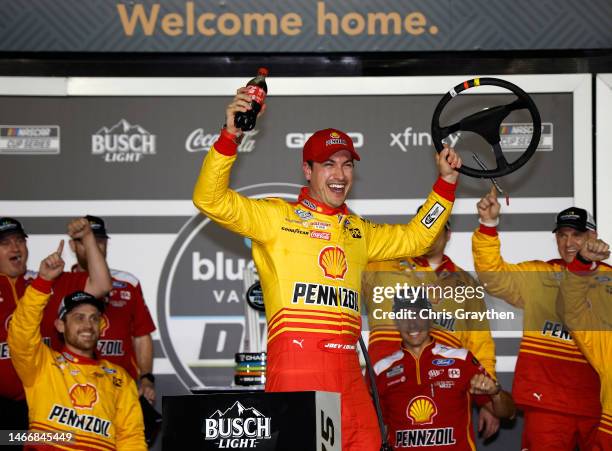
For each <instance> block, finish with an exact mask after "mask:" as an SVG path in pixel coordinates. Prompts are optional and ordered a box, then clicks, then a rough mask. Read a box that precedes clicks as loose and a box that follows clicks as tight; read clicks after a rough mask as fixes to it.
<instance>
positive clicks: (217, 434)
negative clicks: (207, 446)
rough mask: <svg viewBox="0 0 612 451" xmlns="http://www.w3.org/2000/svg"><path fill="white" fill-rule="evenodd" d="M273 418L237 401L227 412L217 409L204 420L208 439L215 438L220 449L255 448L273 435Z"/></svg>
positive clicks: (203, 428)
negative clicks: (261, 441)
mask: <svg viewBox="0 0 612 451" xmlns="http://www.w3.org/2000/svg"><path fill="white" fill-rule="evenodd" d="M271 423H272V419H271V418H269V417H266V416H265V415H264V414H263V413H261V412H260V411H259V410H257V409H255V408H253V407H249V408H247V407H244V406H243V405H242V404H240V402H239V401H236V402H235V403H234V405H233V406H232V407H230V408H229V409H227V410H226V411H225V412H221V411H220V410H217V411H215V413H213V414H212V415H211V416H210V417H209V418H206V419H205V420H204V424H203V425H202V432H203V433H204V435H205V439H206V440H214V441H215V445H217V447H218V448H219V449H244V448H255V447H256V446H257V443H258V442H259V441H260V440H267V439H270V438H271V437H272V428H271Z"/></svg>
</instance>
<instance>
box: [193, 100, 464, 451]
mask: <svg viewBox="0 0 612 451" xmlns="http://www.w3.org/2000/svg"><path fill="white" fill-rule="evenodd" d="M249 108H250V97H249V96H248V95H246V93H245V89H244V88H241V89H239V90H238V93H237V95H236V96H235V97H234V99H233V101H232V103H231V104H230V105H229V106H228V107H227V109H226V127H225V128H224V129H223V130H222V131H221V135H220V138H219V140H218V141H217V142H216V143H215V144H214V145H213V147H212V148H211V149H210V151H209V152H208V155H207V157H206V159H205V160H204V163H203V166H202V170H201V173H200V176H199V178H198V181H197V183H196V186H195V189H194V194H193V201H194V204H195V205H196V207H197V208H198V209H199V210H200V211H202V212H203V213H205V214H206V215H208V217H210V218H211V219H212V220H214V221H215V222H217V223H218V224H220V225H221V226H222V227H225V228H227V229H229V230H231V231H234V232H236V233H239V234H241V235H243V236H246V237H249V238H251V239H252V241H253V259H254V261H255V264H256V266H257V270H258V273H259V275H260V279H261V285H262V289H263V291H264V293H265V303H266V318H267V322H268V348H267V352H268V368H267V374H266V376H267V381H266V390H268V391H276V392H278V391H302V390H322V391H333V392H339V393H341V399H342V406H341V408H342V449H343V450H345V451H356V450H367V451H371V450H378V449H379V447H380V433H379V431H378V428H377V422H376V418H375V414H374V409H373V405H372V401H371V399H370V395H369V393H368V390H367V388H366V385H365V383H364V380H363V378H362V375H361V368H360V365H359V361H358V357H357V352H356V342H357V340H358V338H359V335H360V333H361V312H360V299H359V293H360V288H361V287H360V285H361V272H362V271H363V269H364V268H365V266H366V264H367V263H368V261H370V260H385V259H390V258H399V257H403V256H409V255H421V254H423V253H425V252H426V251H427V249H428V247H429V246H430V245H431V244H432V243H433V241H434V239H435V237H436V235H437V234H438V233H440V231H441V230H442V228H443V226H444V222H445V221H446V219H447V218H448V215H449V213H450V209H451V207H452V202H453V200H454V189H455V182H456V180H457V176H458V173H457V171H456V170H455V168H457V167H459V166H460V164H461V160H460V158H459V157H458V156H457V155H456V154H455V152H454V151H453V150H452V149H445V150H443V152H441V153H440V155H438V156H437V160H438V169H439V171H440V175H441V177H440V178H439V179H438V181H437V182H436V184H435V185H434V190H433V192H432V193H431V194H430V195H429V197H428V198H427V201H426V202H425V205H424V208H423V211H422V212H421V213H420V214H418V215H417V216H416V218H415V219H414V220H413V221H412V222H411V223H410V224H407V225H377V224H373V223H371V222H369V221H366V220H364V219H362V218H360V217H358V216H356V215H353V214H350V213H349V212H348V209H347V207H346V205H345V203H344V201H345V199H346V197H347V195H348V193H349V190H350V188H351V185H352V179H353V164H354V160H358V159H359V155H357V152H355V149H354V146H353V143H352V141H351V139H350V138H349V137H348V136H347V135H346V134H345V133H343V132H341V131H339V130H335V129H326V130H321V131H319V132H316V133H315V134H314V135H313V136H312V137H311V138H310V139H309V140H308V141H307V143H306V144H305V146H304V151H303V161H304V162H303V170H304V174H305V176H306V179H307V180H308V181H309V186H308V187H307V188H303V189H302V191H301V192H300V195H299V198H298V201H297V202H293V203H289V202H286V201H284V200H281V199H260V200H252V199H248V198H245V197H243V196H240V195H238V194H237V193H236V192H234V191H232V190H230V189H229V187H228V185H229V177H230V171H231V167H232V164H233V163H234V161H235V159H236V149H237V141H238V140H239V136H238V133H239V132H240V131H239V129H238V128H236V127H235V125H234V114H235V113H236V112H238V111H247V110H248V109H249Z"/></svg>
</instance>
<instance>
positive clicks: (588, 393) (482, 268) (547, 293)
mask: <svg viewBox="0 0 612 451" xmlns="http://www.w3.org/2000/svg"><path fill="white" fill-rule="evenodd" d="M472 252H473V256H474V266H475V268H476V271H477V273H478V277H479V279H480V281H481V283H483V284H486V289H487V291H488V292H489V293H490V294H491V295H493V296H496V297H498V298H501V299H503V300H504V301H506V302H508V303H509V304H511V305H513V306H514V307H517V308H520V309H523V337H522V340H521V345H520V349H519V355H518V359H517V363H516V369H515V373H514V382H513V387H512V396H513V398H514V400H515V402H516V404H517V405H518V406H520V407H522V408H523V409H524V410H525V411H526V414H525V427H524V429H523V447H524V448H530V447H531V448H533V447H534V446H535V447H536V448H537V447H538V446H539V447H540V448H541V449H549V448H550V449H553V448H554V447H555V446H556V447H557V448H559V447H560V446H561V445H553V444H552V442H551V444H550V447H549V448H547V447H546V446H548V445H547V444H546V441H547V440H551V441H555V443H567V445H564V448H563V449H574V446H575V445H574V444H573V441H574V440H576V438H575V437H578V438H577V441H578V443H579V444H580V448H581V449H589V448H588V447H589V446H590V443H591V441H592V439H593V437H594V435H595V431H596V426H597V421H598V418H599V415H600V411H601V404H600V402H599V386H600V385H599V377H598V376H597V373H596V372H595V370H594V369H593V367H592V366H591V365H590V364H589V362H588V361H587V359H586V358H585V356H584V355H583V354H582V352H580V350H579V349H578V346H577V345H576V342H575V341H574V340H573V338H572V336H571V334H570V333H569V331H568V330H567V328H566V327H565V325H564V324H563V321H562V319H561V318H560V317H559V315H558V313H557V311H556V299H557V295H558V292H559V284H560V280H561V277H562V275H563V272H564V271H565V266H566V265H565V262H564V261H563V260H551V261H549V262H544V261H540V260H533V261H525V262H521V263H518V264H510V263H507V262H506V261H504V260H503V258H502V257H501V253H500V240H499V236H498V234H497V229H496V228H495V227H486V226H480V228H479V229H477V230H476V231H475V232H474V234H473V236H472ZM530 409H541V411H542V412H540V413H538V416H537V418H538V420H537V421H538V422H540V423H541V422H542V418H543V415H544V414H545V412H546V411H549V412H551V413H552V414H551V420H550V424H549V427H548V430H549V431H553V429H554V426H553V424H557V425H558V427H557V430H554V431H553V433H551V434H547V435H546V436H544V435H541V434H540V433H539V432H538V431H540V432H541V431H542V428H540V427H539V426H538V425H533V427H531V426H530V425H529V421H530V418H531V417H530V415H529V413H530V412H529V410H530ZM560 412H561V413H563V416H564V417H565V418H568V416H569V417H571V416H572V415H573V416H575V417H576V418H579V419H580V422H584V423H586V426H584V425H580V424H579V425H578V426H576V427H575V428H574V429H572V428H570V427H569V426H568V425H567V424H566V423H560V422H559V421H556V420H555V419H554V418H553V417H555V415H554V414H558V413H560ZM533 418H534V421H535V418H536V417H535V416H534V417H533ZM555 418H556V417H555ZM572 421H573V420H572ZM578 423H579V422H574V424H578ZM585 431H586V432H585ZM564 437H565V438H564ZM562 439H563V442H561V440H562ZM535 443H537V445H534V444H535ZM565 446H567V448H566V447H565ZM538 449H539V448H538ZM559 449H562V448H559Z"/></svg>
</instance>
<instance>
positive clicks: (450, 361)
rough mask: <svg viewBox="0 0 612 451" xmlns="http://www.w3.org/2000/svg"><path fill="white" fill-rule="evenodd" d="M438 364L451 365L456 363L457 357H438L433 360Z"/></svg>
mask: <svg viewBox="0 0 612 451" xmlns="http://www.w3.org/2000/svg"><path fill="white" fill-rule="evenodd" d="M431 363H433V364H434V365H436V366H451V365H452V364H453V363H455V359H436V360H432V362H431Z"/></svg>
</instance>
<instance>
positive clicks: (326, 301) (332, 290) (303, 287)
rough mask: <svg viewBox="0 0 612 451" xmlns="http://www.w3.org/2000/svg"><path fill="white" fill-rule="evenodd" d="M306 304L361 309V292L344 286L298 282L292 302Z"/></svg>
mask: <svg viewBox="0 0 612 451" xmlns="http://www.w3.org/2000/svg"><path fill="white" fill-rule="evenodd" d="M298 302H302V303H304V304H306V305H327V306H336V307H337V306H338V305H340V306H341V307H345V308H349V309H351V310H354V311H356V312H358V311H359V293H357V292H356V291H353V290H349V289H348V288H344V287H334V286H331V285H320V284H318V283H296V284H295V285H294V287H293V298H292V299H291V303H293V304H297V303H298Z"/></svg>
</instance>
